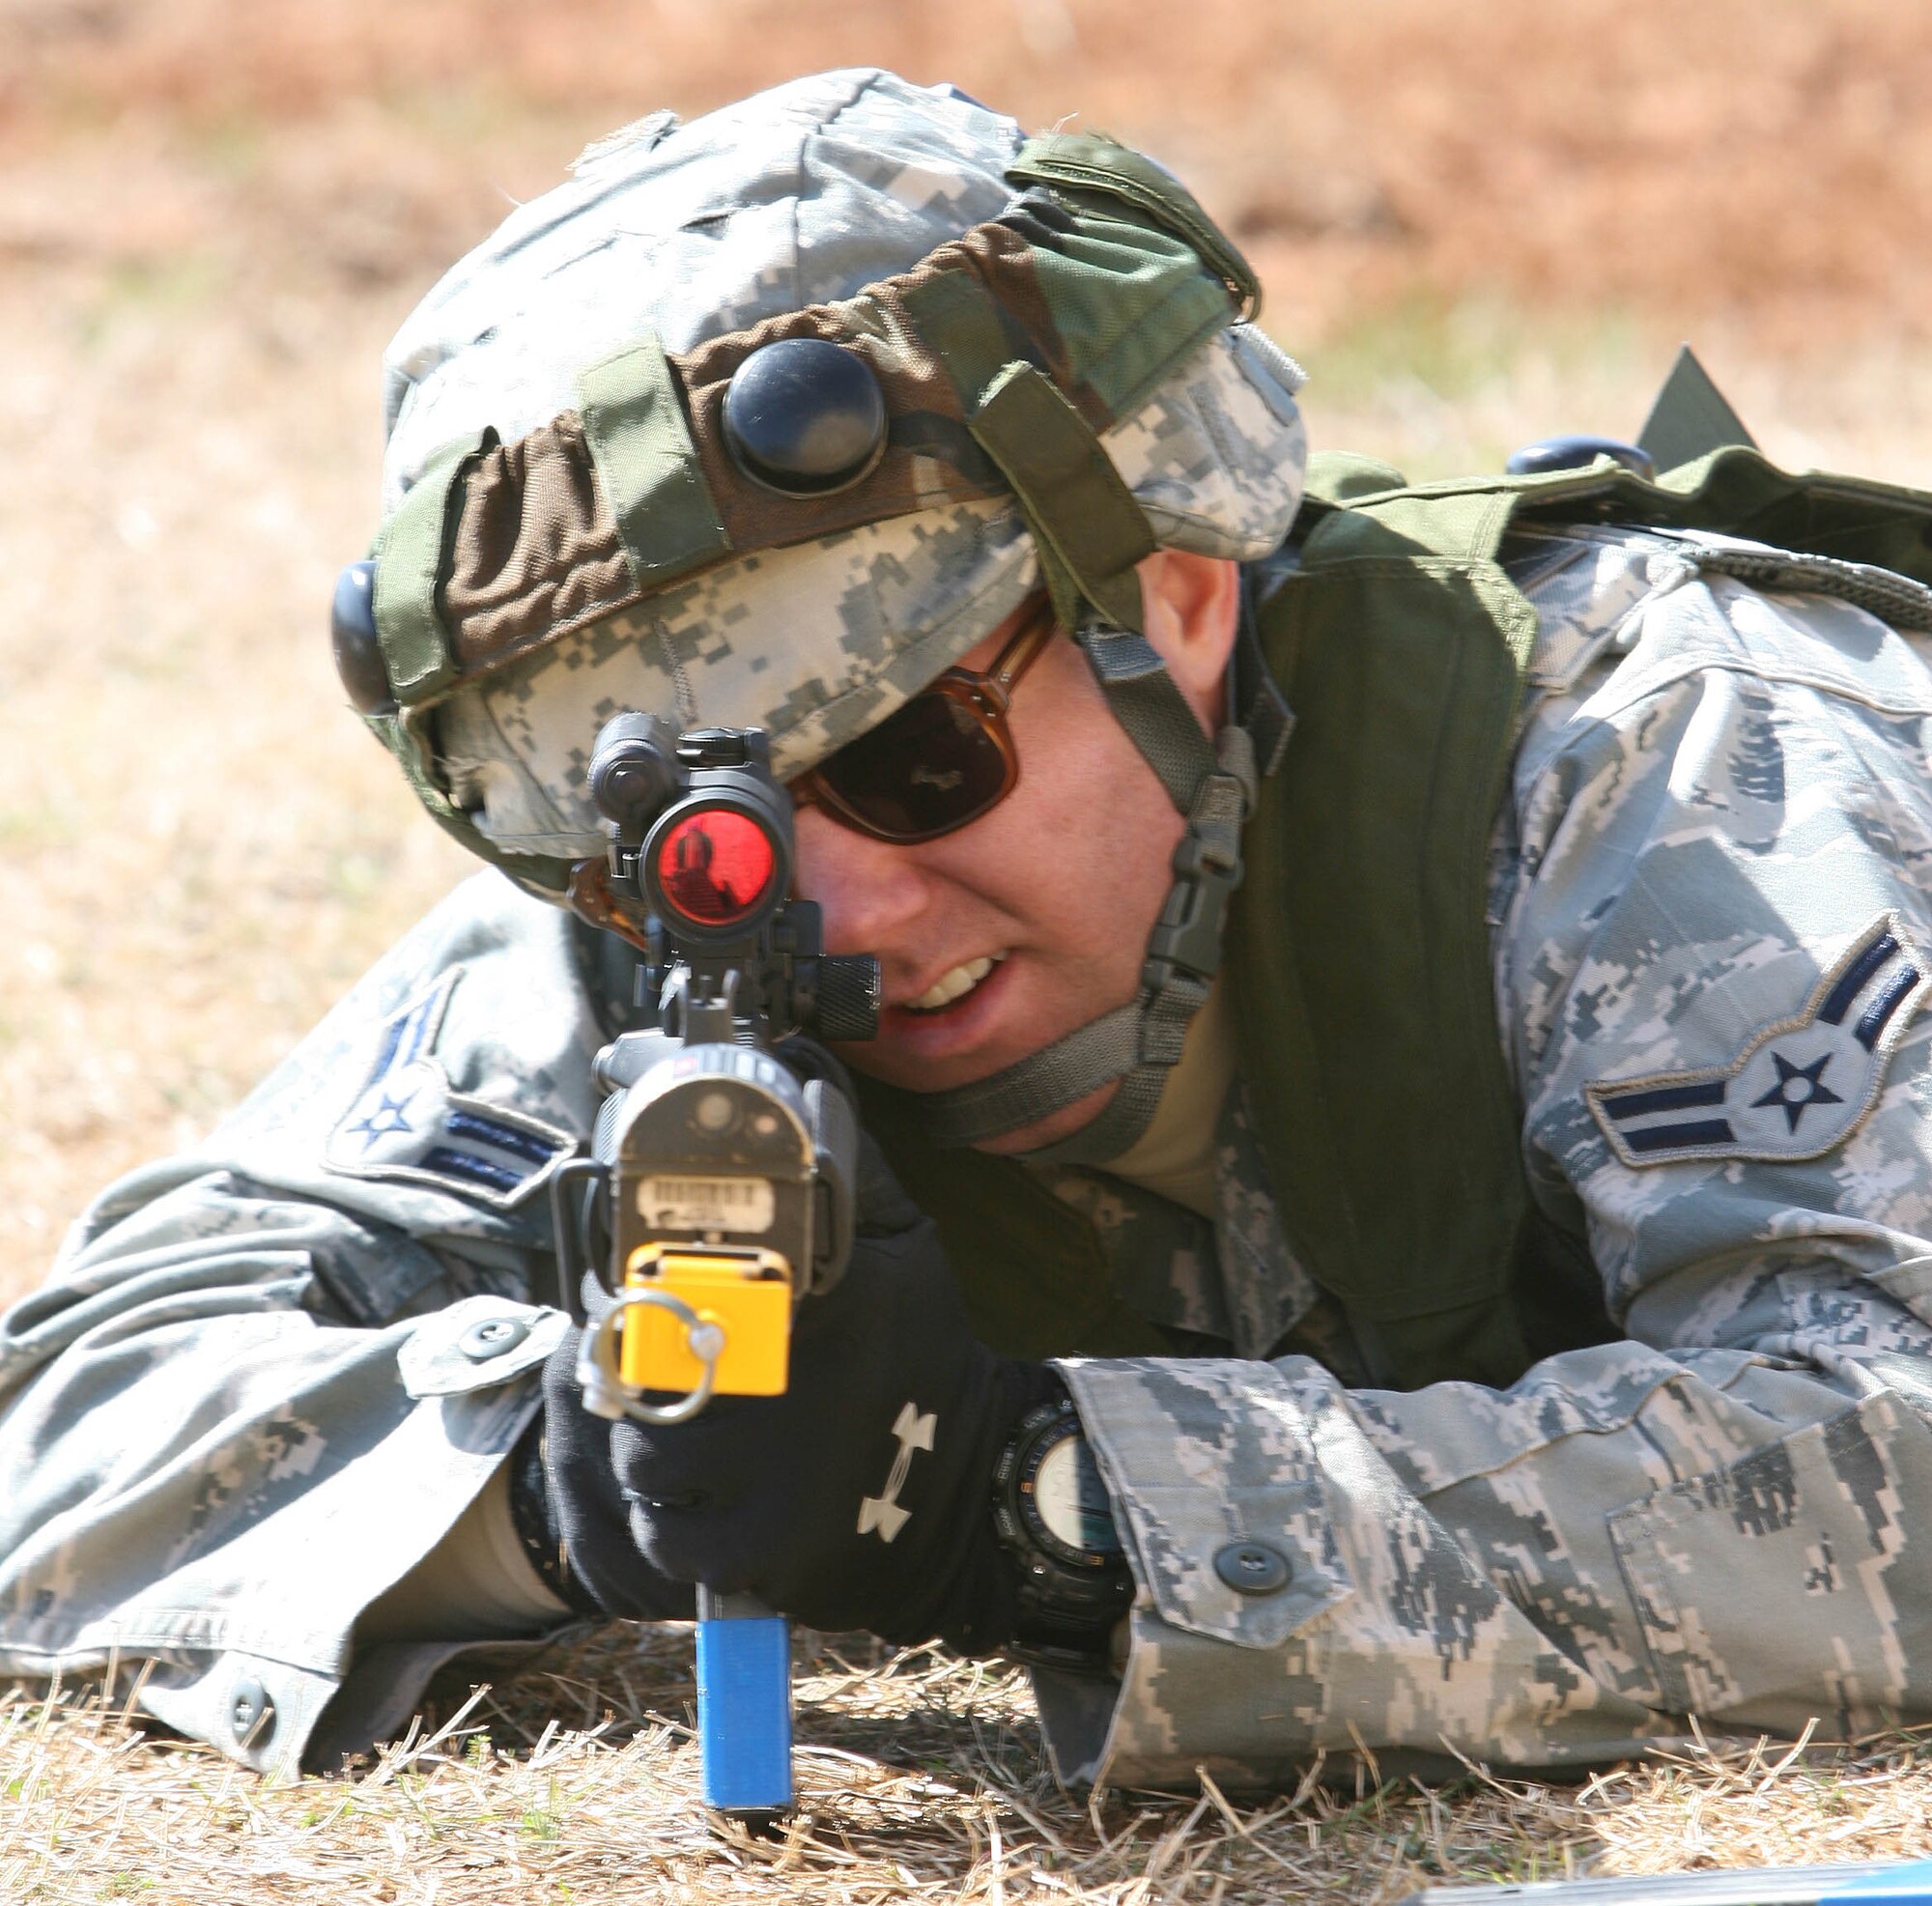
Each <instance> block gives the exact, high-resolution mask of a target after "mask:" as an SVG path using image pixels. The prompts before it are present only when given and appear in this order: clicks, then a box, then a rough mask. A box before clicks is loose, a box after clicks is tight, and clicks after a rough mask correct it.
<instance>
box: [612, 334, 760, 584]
mask: <svg viewBox="0 0 1932 1906" xmlns="http://www.w3.org/2000/svg"><path fill="white" fill-rule="evenodd" d="M577 389H578V400H579V401H578V410H579V414H580V415H581V416H582V419H583V436H584V441H586V442H587V443H588V444H589V446H590V455H591V458H592V460H593V461H594V462H595V464H596V466H597V476H598V480H599V481H600V482H601V483H602V484H603V486H604V497H605V500H606V501H607V502H608V503H609V504H610V506H611V516H612V517H613V518H614V519H615V520H616V525H617V537H618V540H619V541H620V542H621V543H622V544H623V546H624V559H625V561H626V562H627V563H628V564H629V566H630V571H631V576H632V580H633V581H634V582H635V583H637V585H638V587H639V588H640V589H645V588H655V587H658V586H660V585H661V584H662V583H667V582H668V581H669V580H670V579H671V578H673V577H676V576H682V575H683V574H685V572H686V571H688V570H692V569H697V568H701V567H703V566H704V565H706V564H708V563H712V562H716V561H718V560H719V559H720V558H722V557H724V556H726V555H730V554H731V539H730V537H729V536H727V535H726V534H725V526H724V524H723V523H721V522H720V521H719V516H718V505H717V503H716V501H715V500H714V499H713V498H712V495H711V491H710V488H709V486H708V485H707V484H706V483H705V480H704V469H703V466H702V465H701V464H700V463H699V462H698V458H697V450H696V446H695V445H694V444H693V442H692V441H691V430H690V426H689V425H688V424H687V423H686V422H685V417H684V405H683V401H682V400H681V398H680V397H679V395H678V388H677V380H676V379H675V378H674V377H673V376H672V374H671V368H670V366H669V364H668V363H667V362H666V361H665V354H664V348H663V347H662V346H661V345H660V344H659V343H658V340H657V339H656V338H655V337H653V336H650V335H646V336H645V337H644V338H643V339H642V340H641V341H640V342H639V343H637V344H634V345H631V346H629V347H627V348H626V349H624V350H622V351H617V352H613V353H612V354H611V356H608V357H603V358H600V359H599V360H598V361H597V362H596V363H594V364H591V365H589V366H588V367H587V368H586V369H585V370H584V371H583V372H582V374H581V375H580V376H579V378H578V381H577Z"/></svg>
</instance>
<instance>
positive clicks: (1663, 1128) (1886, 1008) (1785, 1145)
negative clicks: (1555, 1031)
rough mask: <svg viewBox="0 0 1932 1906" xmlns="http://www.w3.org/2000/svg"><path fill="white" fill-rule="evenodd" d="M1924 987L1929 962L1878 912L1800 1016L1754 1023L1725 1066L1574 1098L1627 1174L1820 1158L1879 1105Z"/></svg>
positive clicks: (1612, 1083)
mask: <svg viewBox="0 0 1932 1906" xmlns="http://www.w3.org/2000/svg"><path fill="white" fill-rule="evenodd" d="M1928 988H1932V961H1928V960H1927V959H1926V957H1925V956H1924V954H1923V953H1920V952H1919V950H1918V947H1917V946H1916V945H1914V943H1913V942H1912V940H1911V939H1910V938H1909V937H1908V936H1907V934H1906V931H1905V928H1904V926H1903V925H1902V924H1901V923H1900V921H1899V919H1898V917H1897V916H1896V915H1895V914H1886V915H1883V916H1881V917H1880V918H1879V919H1878V920H1875V921H1874V922H1873V923H1872V924H1871V925H1869V926H1868V927H1866V929H1865V930H1864V931H1863V932H1862V933H1861V934H1860V935H1859V936H1858V937H1857V938H1856V939H1855V940H1854V941H1853V942H1852V944H1851V945H1850V946H1849V947H1848V948H1847V949H1846V951H1845V952H1844V953H1842V954H1841V955H1840V956H1839V957H1838V959H1837V960H1836V961H1835V962H1834V963H1833V966H1832V967H1831V969H1830V970H1829V971H1828V972H1827V973H1826V974H1825V975H1824V977H1823V978H1822V979H1820V981H1818V983H1817V985H1816V986H1814V987H1813V988H1812V991H1811V996H1810V998H1809V999H1808V1000H1807V1001H1806V1002H1805V1004H1804V1009H1803V1010H1801V1011H1800V1012H1798V1013H1796V1014H1794V1015H1793V1016H1792V1017H1791V1018H1788V1019H1779V1020H1777V1021H1776V1022H1775V1023H1774V1024H1772V1025H1769V1026H1760V1027H1759V1028H1758V1029H1757V1030H1756V1031H1755V1032H1753V1033H1752V1034H1751V1036H1750V1037H1749V1038H1747V1040H1746V1041H1745V1043H1744V1045H1743V1047H1742V1048H1741V1049H1740V1051H1739V1053H1738V1055H1737V1057H1736V1058H1735V1059H1733V1060H1732V1061H1731V1062H1730V1064H1729V1065H1727V1066H1719V1067H1710V1068H1709V1069H1707V1070H1704V1071H1699V1072H1667V1073H1654V1074H1651V1075H1649V1076H1646V1077H1644V1078H1637V1079H1599V1080H1594V1081H1592V1083H1591V1084H1589V1085H1587V1086H1585V1087H1584V1089H1583V1096H1584V1098H1585V1099H1586V1100H1587V1102H1588V1104H1589V1107H1590V1111H1591V1113H1592V1115H1593V1116H1594V1117H1595V1119H1596V1121H1597V1124H1598V1125H1599V1126H1601V1127H1602V1129H1603V1133H1604V1136H1605V1138H1606V1139H1608V1140H1609V1143H1610V1149H1611V1150H1612V1151H1613V1152H1615V1153H1616V1154H1617V1156H1618V1157H1619V1158H1621V1159H1622V1160H1623V1162H1624V1163H1625V1164H1627V1165H1668V1164H1676V1163H1681V1162H1683V1161H1685V1160H1687V1159H1691V1158H1793V1159H1796V1158H1817V1157H1822V1156H1823V1155H1824V1154H1825V1153H1826V1152H1830V1151H1833V1149H1834V1148H1835V1147H1837V1146H1839V1145H1842V1144H1843V1143H1844V1142H1845V1140H1846V1139H1847V1138H1849V1137H1850V1136H1851V1135H1852V1133H1853V1132H1854V1131H1855V1130H1856V1129H1857V1128H1858V1125H1859V1124H1860V1122H1861V1120H1862V1119H1863V1118H1864V1116H1865V1114H1866V1113H1867V1112H1869V1111H1870V1110H1871V1108H1872V1106H1873V1105H1874V1104H1875V1103H1877V1100H1878V1095H1879V1088H1880V1087H1881V1086H1882V1085H1883V1084H1884V1082H1885V1071H1886V1067H1887V1065H1888V1064H1889V1061H1890V1058H1891V1054H1892V1052H1893V1050H1894V1049H1895V1048H1896V1046H1897V1044H1898V1041H1899V1039H1900V1038H1903V1036H1904V1033H1905V1028H1906V1025H1907V1023H1908V1022H1909V1021H1910V1019H1911V1018H1912V1016H1913V1014H1914V1013H1915V1012H1917V1011H1918V1008H1919V1007H1920V1006H1921V1005H1922V1004H1923V1003H1924V1000H1925V996H1926V993H1927V990H1928Z"/></svg>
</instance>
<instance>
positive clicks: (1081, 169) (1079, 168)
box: [1007, 132, 1262, 319]
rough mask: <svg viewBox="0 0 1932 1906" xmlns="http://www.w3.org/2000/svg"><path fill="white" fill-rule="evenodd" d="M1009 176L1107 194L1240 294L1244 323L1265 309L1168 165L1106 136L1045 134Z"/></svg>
mask: <svg viewBox="0 0 1932 1906" xmlns="http://www.w3.org/2000/svg"><path fill="white" fill-rule="evenodd" d="M1007 177H1008V178H1009V179H1011V180H1013V181H1015V182H1021V183H1026V184H1033V185H1055V186H1061V187H1072V188H1074V189H1076V190H1086V191H1094V192H1104V193H1106V194H1107V195H1108V196H1109V197H1112V198H1117V199H1123V200H1124V201H1125V202H1126V203H1127V204H1128V205H1131V206H1133V207H1134V208H1135V209H1136V210H1137V211H1140V212H1144V213H1147V214H1148V216H1149V217H1151V218H1153V219H1156V220H1158V221H1159V222H1160V223H1161V224H1163V225H1165V226H1166V227H1167V228H1168V230H1169V231H1171V232H1175V233H1178V234H1179V236H1180V237H1181V238H1182V239H1184V240H1186V242H1187V243H1188V244H1189V245H1190V246H1191V247H1192V248H1193V249H1194V250H1195V251H1196V252H1198V253H1199V254H1200V255H1201V257H1202V258H1203V259H1204V260H1205V261H1206V262H1207V263H1208V265H1209V266H1210V267H1212V269H1213V270H1215V271H1216V272H1218V273H1219V274H1220V276H1221V279H1222V281H1223V282H1224V283H1225V284H1226V285H1227V287H1228V289H1229V290H1230V291H1231V292H1233V293H1234V294H1235V297H1236V301H1237V303H1238V304H1239V307H1240V315H1241V317H1242V318H1243V319H1253V318H1254V317H1255V316H1256V315H1257V314H1258V313H1259V312H1260V310H1261V308H1262V285H1261V280H1260V279H1259V278H1258V277H1256V275H1255V271H1254V268H1253V267H1252V266H1251V265H1250V264H1249V263H1248V261H1247V260H1246V259H1245V258H1243V257H1242V256H1241V254H1240V252H1239V251H1238V250H1236V247H1235V245H1234V243H1233V242H1231V241H1230V239H1229V238H1228V236H1227V234H1226V233H1224V232H1223V231H1222V230H1221V228H1220V227H1219V226H1218V225H1216V224H1215V223H1214V221H1213V220H1212V219H1211V218H1209V217H1208V214H1207V213H1205V212H1204V211H1202V209H1201V206H1200V203H1199V202H1198V201H1197V200H1196V198H1195V197H1194V195H1193V193H1192V192H1190V191H1188V190H1187V188H1186V187H1185V186H1184V185H1181V183H1180V182H1179V180H1178V179H1176V178H1175V177H1174V175H1173V174H1172V173H1170V172H1169V171H1168V170H1167V168H1166V167H1165V166H1162V165H1158V164H1156V163H1155V162H1154V161H1153V160H1152V159H1151V158H1149V157H1148V156H1147V155H1146V154H1145V153H1137V152H1135V151H1134V150H1133V148H1132V147H1131V146H1123V145H1122V144H1121V143H1120V141H1119V140H1118V139H1111V138H1109V137H1108V136H1107V134H1106V133H1104V132H1046V133H1042V134H1041V135H1040V136H1039V137H1038V138H1037V139H1029V140H1028V141H1027V142H1026V144H1025V145H1023V146H1022V147H1021V148H1020V149H1019V152H1018V154H1017V155H1016V156H1015V157H1014V159H1013V162H1012V163H1011V164H1010V165H1009V166H1008V167H1007Z"/></svg>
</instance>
